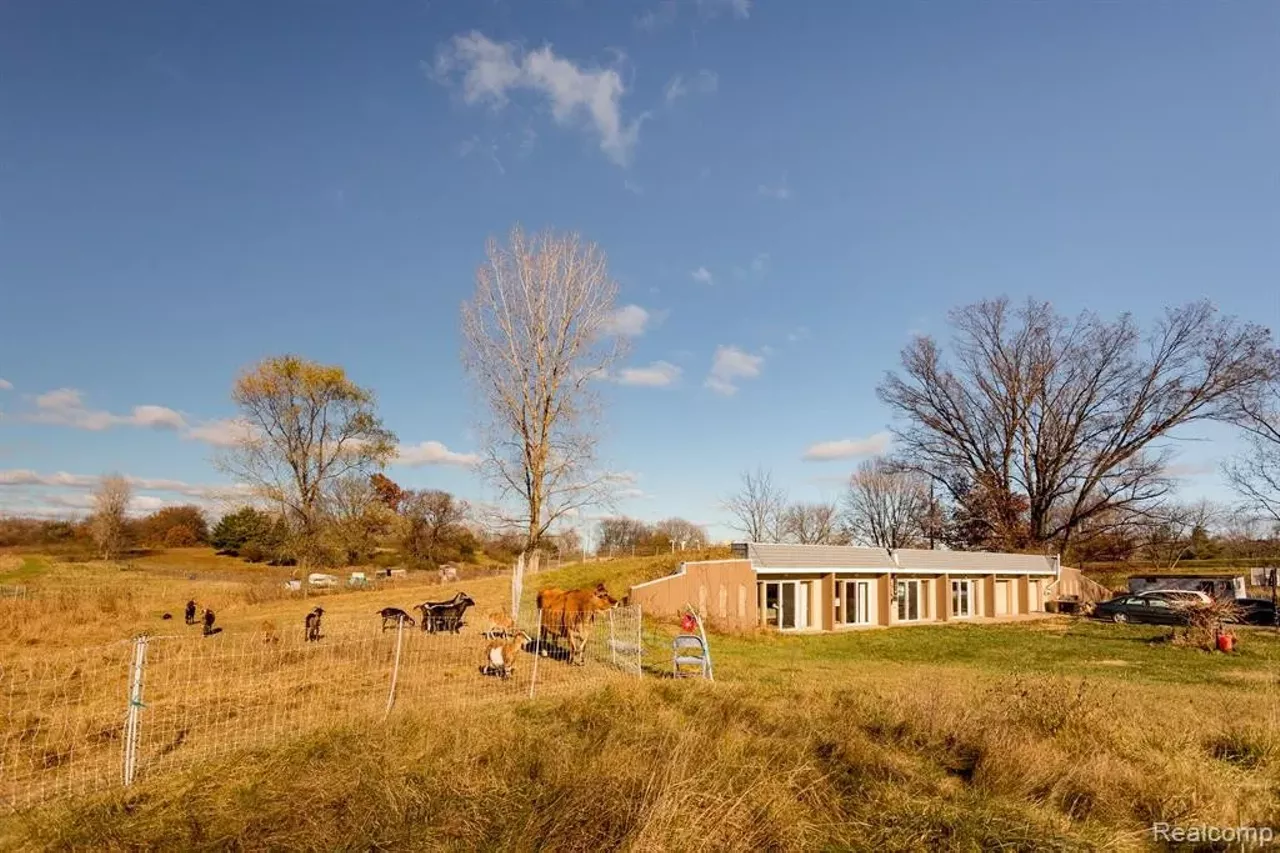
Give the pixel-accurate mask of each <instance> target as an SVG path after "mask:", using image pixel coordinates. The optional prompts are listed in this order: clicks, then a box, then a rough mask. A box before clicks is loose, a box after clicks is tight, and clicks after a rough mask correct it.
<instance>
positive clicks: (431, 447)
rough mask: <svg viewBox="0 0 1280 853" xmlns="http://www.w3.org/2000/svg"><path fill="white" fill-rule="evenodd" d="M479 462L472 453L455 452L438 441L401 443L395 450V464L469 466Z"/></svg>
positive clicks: (411, 465)
mask: <svg viewBox="0 0 1280 853" xmlns="http://www.w3.org/2000/svg"><path fill="white" fill-rule="evenodd" d="M479 462H480V457H479V456H477V455H476V454H474V453H455V452H454V451H452V450H450V449H449V448H447V447H445V446H444V445H443V444H441V443H440V442H438V441H424V442H421V443H419V444H402V445H400V447H399V448H398V450H397V452H396V461H395V464H396V465H408V466H410V467H416V466H419V465H461V466H464V467H470V466H472V465H476V464H478V463H479Z"/></svg>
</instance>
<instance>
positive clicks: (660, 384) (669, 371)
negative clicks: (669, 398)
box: [614, 361, 684, 388]
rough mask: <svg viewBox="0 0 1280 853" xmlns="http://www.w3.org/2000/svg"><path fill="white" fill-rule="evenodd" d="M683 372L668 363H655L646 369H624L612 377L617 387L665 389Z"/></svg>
mask: <svg viewBox="0 0 1280 853" xmlns="http://www.w3.org/2000/svg"><path fill="white" fill-rule="evenodd" d="M683 372H684V371H683V370H682V369H681V368H680V367H679V366H677V365H674V364H672V363H670V362H668V361H655V362H653V363H652V364H650V365H649V366H647V367H624V368H623V369H621V370H619V371H618V373H617V375H616V376H615V377H614V381H615V382H617V383H618V384H619V385H636V386H640V387H644V388H665V387H667V386H668V385H671V384H672V383H674V382H676V381H677V380H678V379H679V378H680V375H681V374H682V373H683Z"/></svg>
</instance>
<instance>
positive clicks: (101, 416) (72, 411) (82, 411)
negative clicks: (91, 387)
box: [20, 388, 187, 432]
mask: <svg viewBox="0 0 1280 853" xmlns="http://www.w3.org/2000/svg"><path fill="white" fill-rule="evenodd" d="M20 417H21V419H22V420H24V421H27V422H28V423H36V424H50V425H54V426H67V427H72V428H73V429H84V430H91V431H94V432H98V431H101V430H104V429H110V428H111V427H114V426H136V427H147V428H152V429H173V430H180V429H183V428H185V427H186V425H187V422H186V419H185V418H183V416H182V415H181V414H179V413H178V412H176V411H174V410H173V409H170V408H168V407H166V406H150V405H148V406H134V407H133V411H132V412H130V413H129V414H127V415H117V414H113V413H111V412H108V411H106V410H104V409H91V408H89V407H88V406H86V405H85V402H84V394H82V393H81V392H80V391H77V390H76V389H74V388H59V389H57V390H56V391H48V392H45V393H44V394H40V395H39V396H37V397H36V398H35V410H34V411H31V412H26V413H24V414H22V415H21V416H20Z"/></svg>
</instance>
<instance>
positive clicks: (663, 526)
mask: <svg viewBox="0 0 1280 853" xmlns="http://www.w3.org/2000/svg"><path fill="white" fill-rule="evenodd" d="M653 530H654V532H655V533H656V534H657V535H658V536H662V537H665V538H666V540H667V542H668V543H675V545H676V547H679V548H701V547H702V546H703V545H705V544H707V531H706V528H704V527H702V526H701V525H698V524H694V523H693V522H692V521H685V520H684V519H683V518H664V519H663V520H662V521H658V522H655V523H654V525H653Z"/></svg>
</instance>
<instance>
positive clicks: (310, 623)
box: [306, 607, 324, 643]
mask: <svg viewBox="0 0 1280 853" xmlns="http://www.w3.org/2000/svg"><path fill="white" fill-rule="evenodd" d="M323 615H324V608H323V607H317V608H316V609H315V610H312V611H311V612H310V613H308V614H307V618H306V629H307V642H308V643H314V642H316V641H317V640H319V639H320V617H321V616H323Z"/></svg>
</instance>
